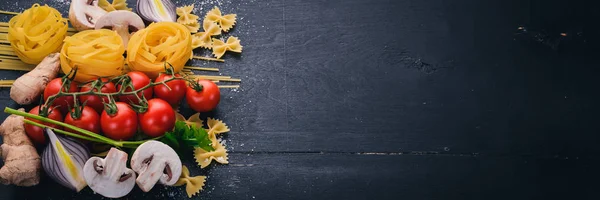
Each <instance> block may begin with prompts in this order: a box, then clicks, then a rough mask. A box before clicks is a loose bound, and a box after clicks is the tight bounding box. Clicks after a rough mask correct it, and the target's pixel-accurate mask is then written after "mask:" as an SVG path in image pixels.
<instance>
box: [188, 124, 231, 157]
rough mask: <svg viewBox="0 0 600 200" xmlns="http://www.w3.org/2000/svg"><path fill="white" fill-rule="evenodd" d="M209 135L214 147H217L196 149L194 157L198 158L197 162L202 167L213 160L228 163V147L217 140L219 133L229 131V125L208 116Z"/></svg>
mask: <svg viewBox="0 0 600 200" xmlns="http://www.w3.org/2000/svg"><path fill="white" fill-rule="evenodd" d="M206 124H207V125H208V130H207V132H208V136H209V138H210V140H211V141H212V147H213V148H214V149H215V150H214V151H205V150H204V149H202V148H199V147H197V148H195V149H194V158H196V162H197V163H198V165H200V168H205V167H207V166H208V165H209V164H210V163H211V162H212V161H213V160H215V161H217V162H218V163H221V164H228V163H229V158H228V157H227V156H228V154H227V149H226V148H225V145H223V143H221V142H219V140H217V135H218V134H222V133H226V132H229V127H227V125H226V124H225V123H223V121H221V120H216V119H212V118H208V120H207V123H206Z"/></svg>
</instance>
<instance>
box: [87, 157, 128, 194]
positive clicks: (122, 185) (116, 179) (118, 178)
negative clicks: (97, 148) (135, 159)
mask: <svg viewBox="0 0 600 200" xmlns="http://www.w3.org/2000/svg"><path fill="white" fill-rule="evenodd" d="M126 164H127V153H125V152H123V151H120V150H118V149H115V148H111V149H110V151H109V152H108V154H107V155H106V158H104V159H102V158H98V157H92V158H90V159H88V161H87V162H85V166H84V167H83V177H84V178H85V181H86V182H87V184H88V186H90V188H92V190H94V192H96V193H98V194H101V195H102V196H105V197H108V198H119V197H122V196H125V195H127V194H129V192H131V190H132V189H133V186H135V172H134V171H133V170H131V169H129V168H127V166H126Z"/></svg>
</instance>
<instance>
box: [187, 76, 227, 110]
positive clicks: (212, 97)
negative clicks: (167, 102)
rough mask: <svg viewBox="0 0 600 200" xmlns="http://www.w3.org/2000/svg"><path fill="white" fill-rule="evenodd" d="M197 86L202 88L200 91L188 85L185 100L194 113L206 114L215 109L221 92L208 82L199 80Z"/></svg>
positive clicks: (215, 85)
mask: <svg viewBox="0 0 600 200" xmlns="http://www.w3.org/2000/svg"><path fill="white" fill-rule="evenodd" d="M198 84H199V85H201V86H202V90H200V91H196V89H195V88H194V87H193V86H191V85H189V86H188V88H187V93H186V94H185V99H186V100H187V103H188V105H190V107H191V108H192V109H194V110H195V111H196V112H208V111H211V110H213V109H215V108H216V107H217V104H219V101H220V100H221V92H220V91H219V87H217V84H215V83H213V82H212V81H209V80H199V81H198Z"/></svg>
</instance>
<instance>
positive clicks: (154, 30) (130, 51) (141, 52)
mask: <svg viewBox="0 0 600 200" xmlns="http://www.w3.org/2000/svg"><path fill="white" fill-rule="evenodd" d="M190 52H192V36H191V34H190V31H189V30H188V29H187V28H186V27H185V26H183V25H181V24H178V23H176V22H157V23H152V24H150V25H149V26H148V27H146V28H145V29H142V30H140V31H138V32H136V33H134V34H133V36H131V39H130V40H129V44H128V45H127V63H128V65H129V68H130V69H131V70H133V71H141V72H144V73H145V74H146V75H148V76H149V77H150V78H156V77H157V76H158V74H159V73H160V72H164V71H165V62H168V63H170V64H171V65H172V66H173V68H174V71H175V72H179V71H181V69H183V66H184V65H185V63H186V62H187V61H188V60H189V59H191V58H192V54H191V53H190Z"/></svg>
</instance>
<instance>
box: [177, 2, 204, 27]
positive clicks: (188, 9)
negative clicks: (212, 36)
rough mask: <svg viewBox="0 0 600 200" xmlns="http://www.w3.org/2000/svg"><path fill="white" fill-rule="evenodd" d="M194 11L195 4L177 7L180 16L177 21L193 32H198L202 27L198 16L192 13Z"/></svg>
mask: <svg viewBox="0 0 600 200" xmlns="http://www.w3.org/2000/svg"><path fill="white" fill-rule="evenodd" d="M193 11H194V4H192V5H189V6H183V7H179V8H177V10H176V12H177V15H178V16H179V18H177V23H180V24H182V25H184V26H185V27H187V28H188V29H189V30H190V32H191V33H197V32H198V30H199V29H200V24H199V23H198V16H197V15H194V14H192V12H193Z"/></svg>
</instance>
